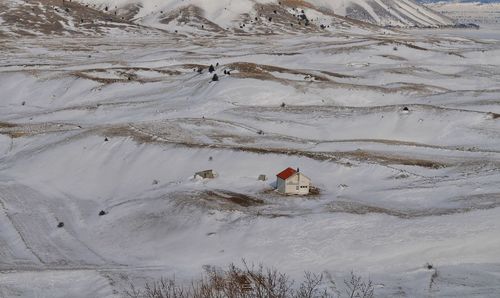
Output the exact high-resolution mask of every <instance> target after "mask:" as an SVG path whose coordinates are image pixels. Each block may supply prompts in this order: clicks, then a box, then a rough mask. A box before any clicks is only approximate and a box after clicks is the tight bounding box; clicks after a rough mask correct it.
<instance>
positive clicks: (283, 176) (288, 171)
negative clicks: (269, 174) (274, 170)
mask: <svg viewBox="0 0 500 298" xmlns="http://www.w3.org/2000/svg"><path fill="white" fill-rule="evenodd" d="M295 173H297V171H296V170H294V169H292V168H288V169H286V170H284V171H283V172H281V173H279V174H278V175H276V176H278V178H280V179H283V180H286V179H288V178H290V177H291V176H292V175H293V174H295Z"/></svg>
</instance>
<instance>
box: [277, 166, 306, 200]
mask: <svg viewBox="0 0 500 298" xmlns="http://www.w3.org/2000/svg"><path fill="white" fill-rule="evenodd" d="M276 189H277V190H278V192H280V193H282V194H286V195H308V194H309V191H310V189H311V179H310V178H309V177H307V176H306V175H304V174H302V173H301V172H300V170H299V169H297V170H295V169H293V168H287V169H285V170H283V171H282V172H281V173H279V174H278V175H276Z"/></svg>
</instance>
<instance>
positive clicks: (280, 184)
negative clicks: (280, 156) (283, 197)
mask: <svg viewBox="0 0 500 298" xmlns="http://www.w3.org/2000/svg"><path fill="white" fill-rule="evenodd" d="M285 187H286V182H285V180H283V179H281V178H277V180H276V189H277V190H278V191H279V192H281V193H285V190H286V189H285Z"/></svg>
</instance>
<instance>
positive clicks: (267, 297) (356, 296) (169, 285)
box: [125, 261, 374, 298]
mask: <svg viewBox="0 0 500 298" xmlns="http://www.w3.org/2000/svg"><path fill="white" fill-rule="evenodd" d="M294 283H295V281H294V280H292V279H290V278H289V276H288V275H286V274H285V273H282V272H279V271H278V270H277V269H274V268H269V267H264V266H263V265H262V264H259V265H254V264H251V265H249V264H248V263H247V262H245V261H243V264H242V266H240V267H238V266H236V265H234V264H230V265H229V266H227V268H224V269H221V268H217V267H213V266H205V267H204V271H203V273H202V276H201V277H200V278H199V279H197V280H193V281H192V282H191V285H185V284H182V283H178V282H177V281H176V280H175V278H171V279H165V278H161V279H160V280H159V281H153V282H148V283H146V284H145V286H144V288H142V289H137V288H135V287H134V286H131V288H130V289H129V290H128V291H126V292H125V295H126V297H129V298H344V297H349V298H372V297H373V295H374V287H373V284H372V281H370V280H368V281H364V280H363V278H362V277H360V276H357V275H355V274H354V273H352V272H351V277H350V279H348V280H347V279H346V280H344V285H345V293H344V292H341V291H339V290H337V287H336V284H335V282H334V280H333V278H331V277H330V276H329V275H326V277H325V275H324V274H323V273H320V274H316V273H312V272H305V273H304V277H303V280H302V281H301V282H300V283H299V284H297V286H294Z"/></svg>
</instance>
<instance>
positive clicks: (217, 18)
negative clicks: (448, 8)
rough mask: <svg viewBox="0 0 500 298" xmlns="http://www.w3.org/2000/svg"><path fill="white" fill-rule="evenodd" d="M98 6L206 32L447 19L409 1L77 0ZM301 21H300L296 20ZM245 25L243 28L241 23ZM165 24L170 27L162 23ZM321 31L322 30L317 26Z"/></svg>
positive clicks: (428, 23) (441, 22)
mask: <svg viewBox="0 0 500 298" xmlns="http://www.w3.org/2000/svg"><path fill="white" fill-rule="evenodd" d="M78 1H80V2H82V3H86V4H89V5H92V6H94V7H96V8H99V9H106V8H107V9H108V11H109V10H111V11H116V12H117V14H118V15H120V14H124V15H127V16H132V15H133V17H134V19H135V20H136V21H138V22H140V23H145V24H148V25H156V26H157V27H158V26H159V27H162V28H165V27H169V28H170V27H174V24H175V25H185V24H190V23H194V24H198V25H199V26H201V25H206V26H207V27H208V28H210V29H211V30H220V29H222V28H225V29H228V28H234V27H235V28H240V29H245V28H247V26H248V25H249V23H250V24H253V23H254V22H255V23H260V22H262V21H264V22H267V23H268V24H267V25H266V26H272V23H273V20H274V21H278V20H279V21H281V22H284V23H289V24H287V25H290V27H293V25H295V26H297V25H299V26H300V25H301V24H302V25H304V24H305V23H306V22H307V23H308V24H309V25H315V26H317V27H322V26H321V25H324V26H326V28H328V26H329V25H332V22H334V20H332V17H335V16H340V17H347V18H350V19H354V20H358V21H363V22H367V23H371V24H375V25H380V26H401V27H407V26H419V27H439V26H448V25H452V24H453V22H452V21H451V20H450V19H448V18H446V17H444V16H442V15H440V14H439V13H436V12H434V11H433V10H431V9H429V8H426V7H424V6H422V5H420V4H417V3H416V2H414V1H412V0H341V1H327V0H307V1H302V0H285V1H278V0H239V1H234V0H223V1H216V2H215V1H206V0H189V1H184V0H182V1H180V0H167V1H159V0H153V1H146V0H127V1H120V0H78ZM300 23H301V24H300ZM243 24H245V26H243ZM168 25H170V26H168ZM323 29H325V28H323Z"/></svg>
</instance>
